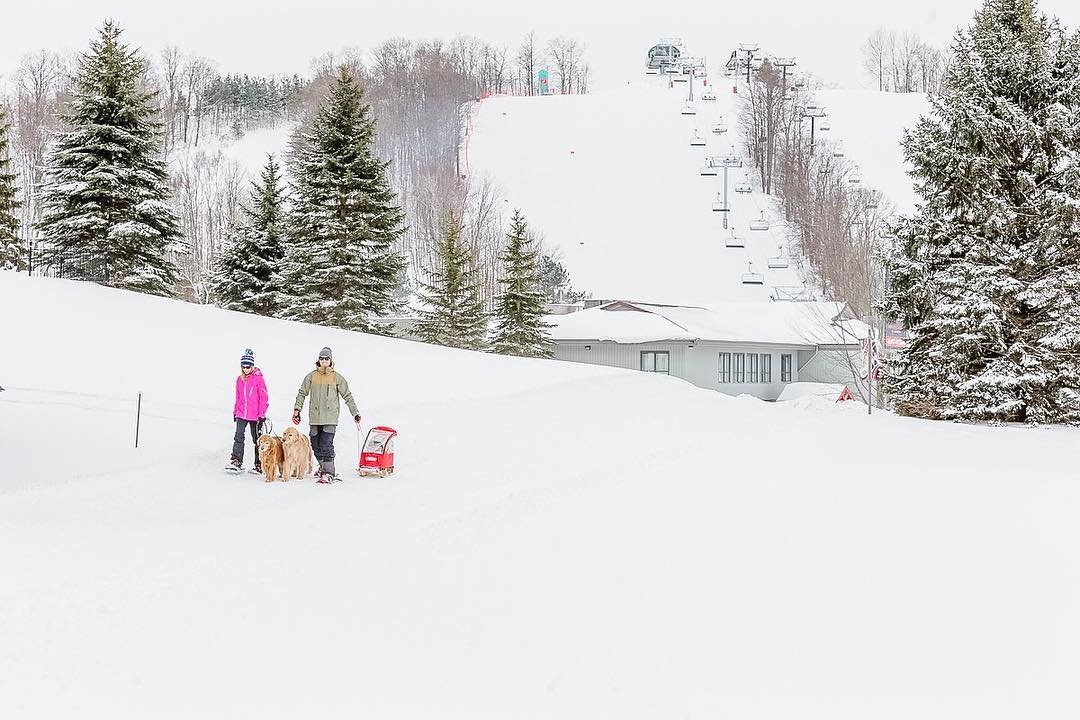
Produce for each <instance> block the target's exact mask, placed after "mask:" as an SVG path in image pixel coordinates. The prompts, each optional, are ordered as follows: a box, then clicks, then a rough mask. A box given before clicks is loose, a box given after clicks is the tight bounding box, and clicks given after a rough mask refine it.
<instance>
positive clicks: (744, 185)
mask: <svg viewBox="0 0 1080 720" xmlns="http://www.w3.org/2000/svg"><path fill="white" fill-rule="evenodd" d="M753 190H754V188H752V187H751V186H750V183H748V182H745V181H744V182H741V183H737V184H736V185H735V192H737V193H742V194H744V195H745V194H746V193H749V192H753Z"/></svg>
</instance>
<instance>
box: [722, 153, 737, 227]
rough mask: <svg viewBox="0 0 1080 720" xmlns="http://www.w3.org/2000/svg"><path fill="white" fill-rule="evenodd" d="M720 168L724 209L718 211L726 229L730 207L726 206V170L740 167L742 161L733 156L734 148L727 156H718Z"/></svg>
mask: <svg viewBox="0 0 1080 720" xmlns="http://www.w3.org/2000/svg"><path fill="white" fill-rule="evenodd" d="M720 166H721V167H723V168H724V208H723V209H722V210H720V212H722V213H723V214H724V227H725V228H726V227H727V226H728V213H730V212H731V206H730V205H728V195H727V188H728V182H727V173H728V168H738V167H742V160H741V159H739V156H738V155H736V154H735V148H734V147H733V148H732V151H731V152H730V153H728V154H727V155H722V156H720Z"/></svg>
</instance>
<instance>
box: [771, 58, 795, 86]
mask: <svg viewBox="0 0 1080 720" xmlns="http://www.w3.org/2000/svg"><path fill="white" fill-rule="evenodd" d="M772 64H773V67H778V68H780V69H781V71H782V72H783V75H782V76H781V79H782V81H783V86H782V88H783V89H782V90H781V92H785V93H786V92H787V72H788V68H793V67H795V58H793V57H778V58H773V61H772Z"/></svg>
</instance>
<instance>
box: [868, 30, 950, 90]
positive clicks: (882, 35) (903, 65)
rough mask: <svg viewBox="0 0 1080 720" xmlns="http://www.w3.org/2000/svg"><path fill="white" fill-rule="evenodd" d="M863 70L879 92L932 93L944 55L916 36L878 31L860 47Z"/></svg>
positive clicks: (938, 84)
mask: <svg viewBox="0 0 1080 720" xmlns="http://www.w3.org/2000/svg"><path fill="white" fill-rule="evenodd" d="M862 62H863V69H864V70H865V71H866V73H867V74H868V75H869V76H870V77H871V78H872V80H873V81H874V83H875V84H876V85H877V88H878V90H879V91H881V92H894V93H914V92H921V93H928V94H931V95H932V94H935V93H937V92H938V90H939V89H940V87H941V82H942V79H943V78H944V75H945V70H946V55H945V53H944V52H942V51H941V50H940V49H938V48H936V47H934V46H933V45H930V44H929V43H927V42H926V41H924V40H923V39H922V38H920V37H919V36H918V34H916V33H912V32H904V33H897V32H896V31H895V30H886V29H885V28H878V29H877V30H875V31H874V32H872V33H871V34H870V35H869V37H867V38H866V41H865V42H864V43H863V46H862Z"/></svg>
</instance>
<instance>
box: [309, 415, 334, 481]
mask: <svg viewBox="0 0 1080 720" xmlns="http://www.w3.org/2000/svg"><path fill="white" fill-rule="evenodd" d="M335 433H337V425H312V426H311V451H312V452H313V453H315V459H316V460H318V461H319V470H320V471H321V472H324V473H330V474H331V475H337V472H336V469H335V468H334V435H335Z"/></svg>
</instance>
